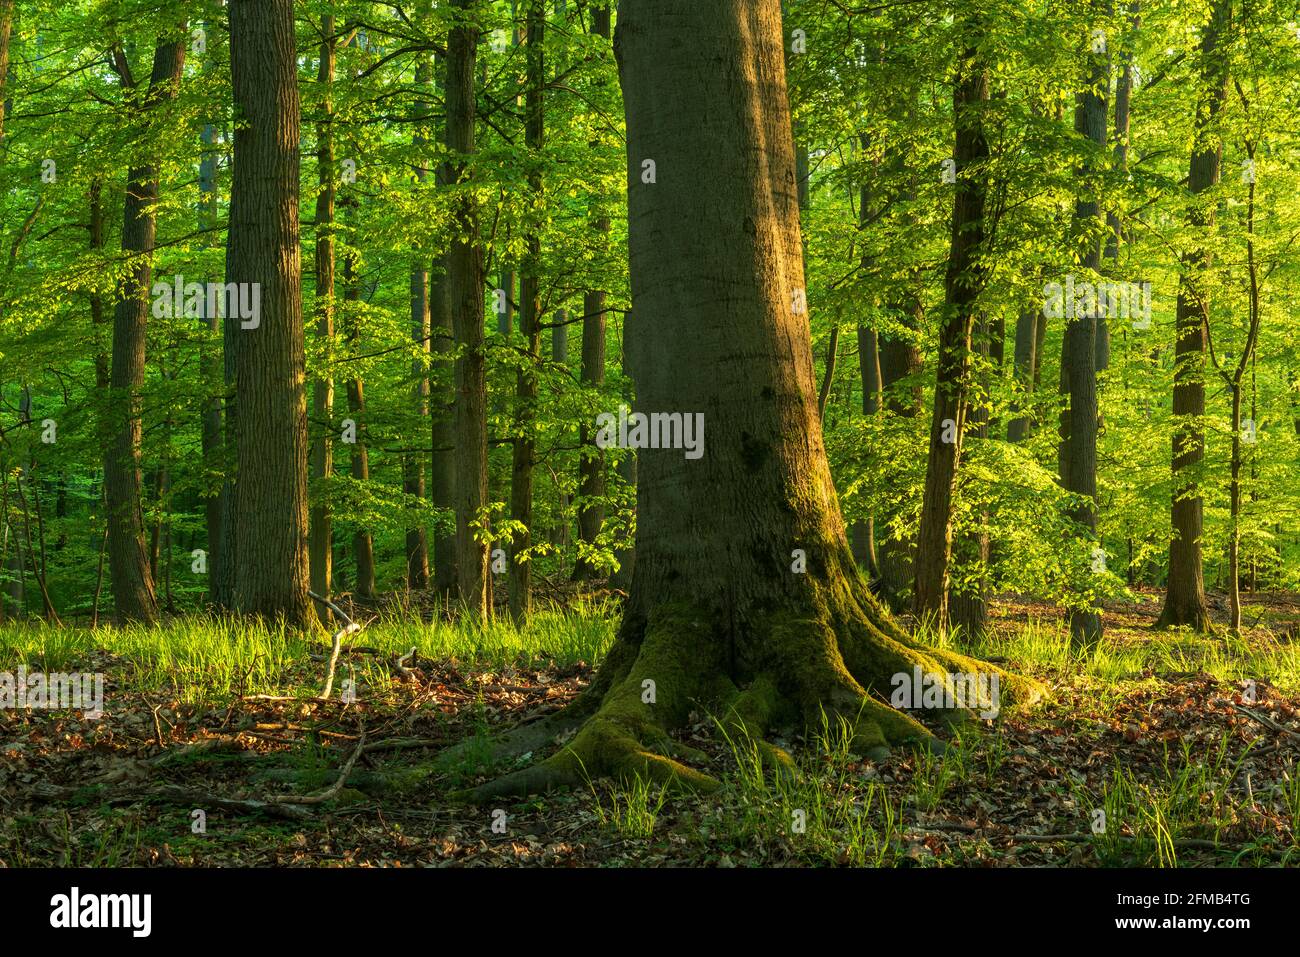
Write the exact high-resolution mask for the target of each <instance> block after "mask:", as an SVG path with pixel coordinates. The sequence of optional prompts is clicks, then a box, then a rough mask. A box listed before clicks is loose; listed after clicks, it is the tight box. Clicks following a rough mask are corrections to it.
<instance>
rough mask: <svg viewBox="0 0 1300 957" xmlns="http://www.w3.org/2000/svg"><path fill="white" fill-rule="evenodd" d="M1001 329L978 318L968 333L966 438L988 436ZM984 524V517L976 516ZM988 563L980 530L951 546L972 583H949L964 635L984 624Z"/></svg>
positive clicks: (953, 615) (951, 612)
mask: <svg viewBox="0 0 1300 957" xmlns="http://www.w3.org/2000/svg"><path fill="white" fill-rule="evenodd" d="M1000 329H1001V326H1000V325H998V324H996V323H993V322H990V321H989V320H988V318H987V317H986V316H983V315H981V316H979V317H978V319H977V320H976V322H975V324H974V327H973V329H972V334H971V351H972V353H973V355H974V356H975V357H977V358H978V359H979V360H980V366H981V370H980V379H981V382H980V389H979V395H980V401H979V402H978V403H977V404H974V405H972V407H971V409H970V412H969V414H968V417H967V429H966V439H986V438H988V436H989V407H988V401H987V396H988V391H989V385H990V382H989V371H988V363H989V361H990V358H991V353H992V351H993V350H992V348H991V345H992V338H993V336H994V335H995V334H996V332H997V331H998V330H1000ZM979 518H980V519H981V524H982V525H984V524H987V521H988V514H987V512H985V513H984V514H983V515H981V516H979ZM988 562H989V535H988V532H987V531H985V529H984V528H983V527H981V528H976V529H973V530H970V531H967V532H966V533H965V534H963V535H962V536H961V538H959V539H958V540H957V542H956V543H955V545H954V546H953V564H954V565H956V566H958V567H961V568H963V569H964V570H965V571H966V573H967V575H966V576H965V577H969V578H973V581H966V582H963V583H962V584H961V587H957V586H955V585H952V584H951V583H950V584H949V587H948V619H949V621H950V622H951V624H952V625H953V627H954V628H960V629H961V630H962V632H963V634H965V635H967V636H977V635H979V634H981V633H982V632H983V631H984V629H985V628H986V627H987V625H988V617H989V602H988V581H987V577H988V576H987V568H988Z"/></svg>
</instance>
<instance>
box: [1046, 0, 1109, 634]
mask: <svg viewBox="0 0 1300 957" xmlns="http://www.w3.org/2000/svg"><path fill="white" fill-rule="evenodd" d="M1094 10H1095V12H1096V13H1097V14H1098V15H1101V14H1104V13H1105V12H1106V0H1096V3H1095V4H1094ZM1088 63H1089V73H1088V77H1087V83H1088V85H1087V88H1086V89H1084V90H1083V91H1081V92H1080V93H1078V94H1076V96H1075V106H1074V131H1075V132H1076V133H1079V134H1081V135H1083V136H1086V137H1087V138H1088V139H1090V140H1092V142H1094V143H1096V144H1097V145H1098V146H1102V145H1104V144H1105V142H1106V94H1107V93H1108V92H1109V89H1110V63H1109V60H1108V58H1107V55H1106V54H1105V53H1104V52H1098V51H1095V50H1094V51H1092V52H1090V53H1089V55H1088ZM1092 176H1093V170H1092V166H1091V164H1085V165H1084V166H1083V167H1081V168H1080V169H1079V178H1080V182H1081V195H1080V198H1079V199H1078V200H1077V201H1076V202H1075V206H1074V219H1075V223H1076V224H1077V225H1078V227H1079V230H1080V233H1081V234H1084V233H1085V232H1086V230H1089V229H1091V228H1092V226H1091V223H1092V221H1093V220H1096V219H1098V218H1100V216H1101V203H1100V202H1099V200H1098V198H1097V195H1096V190H1097V189H1098V187H1097V186H1096V184H1095V183H1093V182H1091V181H1090V178H1091V177H1092ZM1079 265H1080V266H1082V267H1083V268H1084V269H1085V270H1088V271H1089V272H1088V274H1087V276H1086V277H1083V278H1082V279H1081V281H1085V282H1090V281H1093V280H1094V279H1095V278H1096V276H1097V275H1098V271H1099V270H1100V268H1101V246H1100V245H1099V243H1098V241H1097V239H1096V238H1095V237H1093V236H1087V238H1085V240H1084V246H1083V254H1082V256H1081V257H1080V258H1079ZM1075 305H1076V303H1067V306H1069V307H1070V309H1069V311H1068V312H1067V313H1066V319H1065V336H1064V337H1063V339H1062V345H1061V392H1062V393H1063V394H1065V395H1066V396H1068V402H1069V405H1068V406H1067V407H1066V408H1065V409H1063V410H1062V412H1061V441H1060V447H1059V451H1058V457H1059V463H1058V464H1059V466H1060V476H1061V485H1062V486H1063V487H1064V488H1065V489H1066V491H1069V492H1073V493H1074V494H1075V495H1079V496H1082V498H1083V499H1084V500H1085V503H1086V504H1082V505H1080V506H1079V507H1077V508H1075V509H1072V510H1071V511H1070V517H1071V518H1072V519H1073V520H1074V521H1075V522H1076V523H1077V524H1078V525H1079V527H1080V529H1081V530H1082V536H1083V537H1084V538H1085V539H1087V540H1091V541H1094V542H1095V539H1096V533H1097V506H1096V501H1097V414H1098V407H1097V370H1096V366H1095V361H1096V349H1097V348H1098V346H1097V328H1098V326H1097V313H1098V312H1100V311H1101V310H1100V309H1093V308H1090V309H1085V310H1084V312H1085V313H1086V314H1085V315H1077V314H1076V315H1071V313H1074V312H1076V311H1077V310H1076V309H1075V308H1074V307H1075ZM1096 547H1100V546H1099V545H1098V546H1096ZM1070 638H1071V640H1072V641H1073V642H1074V643H1075V644H1078V645H1091V644H1094V643H1096V642H1097V641H1099V640H1100V639H1101V614H1100V609H1098V608H1096V607H1089V608H1075V609H1072V610H1071V612H1070Z"/></svg>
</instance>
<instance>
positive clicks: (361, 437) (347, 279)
mask: <svg viewBox="0 0 1300 957" xmlns="http://www.w3.org/2000/svg"><path fill="white" fill-rule="evenodd" d="M343 205H345V206H346V208H347V209H349V210H355V208H356V200H354V199H351V198H348V199H345V200H343ZM343 301H344V303H345V306H344V315H345V319H344V322H345V323H346V328H347V342H348V348H349V349H350V350H352V352H354V353H356V352H358V351H360V347H361V317H360V315H359V312H360V310H359V306H360V303H361V280H360V277H358V276H357V261H356V256H355V255H354V254H353V253H351V252H348V253H347V254H345V255H344V257H343ZM347 390H348V416H349V418H351V419H352V422H353V427H354V429H355V434H354V436H353V438H354V439H355V441H353V442H352V443H351V445H350V449H351V463H352V480H353V481H354V482H358V483H360V484H363V485H364V484H367V483H369V481H370V449H369V448H368V447H367V445H366V432H367V428H366V384H365V382H364V381H363V380H362V378H361V376H359V375H356V376H353V377H352V378H350V379H348V384H347ZM352 557H353V559H354V560H355V562H356V566H357V578H356V582H355V583H354V584H353V588H352V591H353V594H355V595H356V596H357V597H358V598H360V599H362V600H364V601H370V600H371V599H373V598H374V597H375V542H374V537H373V536H372V535H371V534H370V530H369V529H368V528H367V527H365V525H364V524H359V525H358V526H357V529H356V531H355V532H353V534H352Z"/></svg>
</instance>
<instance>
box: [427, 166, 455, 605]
mask: <svg viewBox="0 0 1300 957" xmlns="http://www.w3.org/2000/svg"><path fill="white" fill-rule="evenodd" d="M445 175H446V172H445V170H444V169H443V168H441V167H440V168H439V170H438V176H437V181H438V185H439V186H442V185H444V184H445V183H446V179H445ZM446 277H447V257H446V256H445V255H442V256H438V257H436V258H435V259H434V263H433V268H432V269H431V270H430V271H429V327H430V330H431V333H432V335H433V355H434V368H435V369H438V370H441V374H440V375H439V376H438V378H437V379H436V380H435V381H437V383H438V388H437V389H435V390H433V391H432V392H431V393H430V403H429V417H430V426H431V432H432V435H431V439H432V446H433V456H432V458H433V464H432V468H431V470H430V477H429V500H430V501H431V502H432V503H433V504H434V506H436V507H437V508H438V509H440V510H441V511H443V512H444V513H446V514H454V512H455V508H456V462H457V458H458V457H457V455H456V449H455V434H454V430H453V420H454V415H455V404H456V403H455V382H454V366H453V362H454V355H455V349H456V345H455V335H454V333H453V331H452V327H451V313H450V311H449V310H448V308H447V278H446ZM455 588H456V532H455V524H454V522H453V523H452V525H451V527H450V528H449V527H448V526H447V525H445V524H440V525H439V526H438V528H437V530H436V531H435V532H434V534H433V590H434V591H435V592H436V593H437V594H438V595H441V596H443V597H447V596H450V595H451V594H452V593H453V592H454V591H455Z"/></svg>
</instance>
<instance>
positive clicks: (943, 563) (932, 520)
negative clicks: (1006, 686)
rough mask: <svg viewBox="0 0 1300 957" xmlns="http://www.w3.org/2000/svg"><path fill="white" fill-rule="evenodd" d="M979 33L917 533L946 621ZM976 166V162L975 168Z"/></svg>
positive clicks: (963, 101) (964, 93) (958, 101)
mask: <svg viewBox="0 0 1300 957" xmlns="http://www.w3.org/2000/svg"><path fill="white" fill-rule="evenodd" d="M980 42H982V38H981V37H978V36H973V37H972V38H971V39H969V40H968V41H967V43H966V46H965V48H964V49H963V51H962V53H961V56H960V61H959V66H958V71H959V72H958V76H957V78H956V82H955V84H954V87H953V114H954V124H955V127H956V146H955V149H954V153H953V156H954V159H955V161H956V172H957V182H956V184H955V190H956V196H955V198H954V199H953V211H952V239H951V242H950V244H949V251H948V269H947V274H946V277H945V282H944V316H943V323H942V325H941V326H940V331H939V357H938V370H937V373H936V379H935V394H934V414H933V415H932V416H931V420H930V451H929V456H928V459H927V462H926V473H925V492H924V501H923V503H922V506H921V525H920V529H919V530H918V532H917V554H916V586H915V593H914V596H913V602H914V604H915V607H916V611H917V612H918V613H919V614H926V615H934V616H935V618H936V622H937V623H938V624H939V625H940V627H942V626H943V625H945V624H946V622H947V617H948V608H947V603H948V563H949V560H950V558H951V556H952V497H953V491H954V490H955V488H956V484H957V468H958V465H959V463H960V461H961V443H962V433H963V432H964V431H965V428H966V415H967V411H968V405H969V401H968V394H969V389H970V381H969V380H970V369H971V362H970V350H971V332H972V327H973V323H974V320H975V303H976V300H977V299H978V297H979V294H980V291H981V289H982V288H983V286H984V281H985V272H986V268H985V266H984V265H983V264H982V262H981V261H980V253H981V250H980V247H981V246H982V245H983V243H984V206H985V196H986V194H987V190H988V185H987V179H986V178H987V175H988V174H987V171H986V170H985V169H984V168H983V166H984V165H985V164H986V163H987V161H988V158H989V141H988V136H987V134H986V133H985V130H984V116H983V110H984V108H985V107H986V106H987V104H988V101H989V73H988V67H987V66H986V65H985V64H984V62H983V58H982V54H981V52H980V50H979V44H980ZM971 167H976V168H975V169H974V171H972V169H971Z"/></svg>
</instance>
